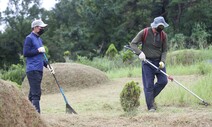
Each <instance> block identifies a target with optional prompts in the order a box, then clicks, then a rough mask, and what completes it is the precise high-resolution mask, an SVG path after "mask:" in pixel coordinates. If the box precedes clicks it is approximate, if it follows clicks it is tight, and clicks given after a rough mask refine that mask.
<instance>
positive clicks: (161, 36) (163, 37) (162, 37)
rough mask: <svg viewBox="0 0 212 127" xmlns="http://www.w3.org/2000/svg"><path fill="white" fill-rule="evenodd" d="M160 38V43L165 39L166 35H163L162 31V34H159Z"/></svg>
mask: <svg viewBox="0 0 212 127" xmlns="http://www.w3.org/2000/svg"><path fill="white" fill-rule="evenodd" d="M160 38H161V41H162V42H164V41H165V39H166V34H165V32H164V31H162V32H161V33H160Z"/></svg>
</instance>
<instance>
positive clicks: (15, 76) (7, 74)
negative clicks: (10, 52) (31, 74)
mask: <svg viewBox="0 0 212 127" xmlns="http://www.w3.org/2000/svg"><path fill="white" fill-rule="evenodd" d="M24 76H25V69H24V66H23V65H21V64H17V65H15V64H13V65H12V66H10V68H9V70H8V71H4V72H3V73H2V76H1V78H2V79H4V80H10V81H12V82H16V83H17V84H18V85H21V84H22V80H23V78H24Z"/></svg>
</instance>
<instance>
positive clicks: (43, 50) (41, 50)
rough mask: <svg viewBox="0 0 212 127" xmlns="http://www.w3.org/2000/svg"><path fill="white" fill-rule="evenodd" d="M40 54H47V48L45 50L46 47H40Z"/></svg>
mask: <svg viewBox="0 0 212 127" xmlns="http://www.w3.org/2000/svg"><path fill="white" fill-rule="evenodd" d="M38 52H42V53H44V52H46V50H45V48H44V47H40V48H38Z"/></svg>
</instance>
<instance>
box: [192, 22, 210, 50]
mask: <svg viewBox="0 0 212 127" xmlns="http://www.w3.org/2000/svg"><path fill="white" fill-rule="evenodd" d="M209 36H210V34H209V33H207V31H206V26H205V25H204V24H201V23H200V24H199V23H196V24H195V25H194V28H193V30H192V35H191V39H192V41H193V44H194V45H195V46H196V47H195V48H198V49H203V48H205V47H206V46H207V38H208V37H209Z"/></svg>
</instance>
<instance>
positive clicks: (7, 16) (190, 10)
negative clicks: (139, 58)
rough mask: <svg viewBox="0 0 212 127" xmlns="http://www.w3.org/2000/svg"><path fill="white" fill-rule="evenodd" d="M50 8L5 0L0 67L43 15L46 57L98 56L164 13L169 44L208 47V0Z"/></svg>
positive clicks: (15, 57) (106, 1) (62, 2)
mask: <svg viewBox="0 0 212 127" xmlns="http://www.w3.org/2000/svg"><path fill="white" fill-rule="evenodd" d="M57 1H58V2H57V3H56V5H55V7H54V8H53V9H52V10H49V11H48V10H45V9H44V8H40V5H41V1H40V0H9V3H8V5H7V8H6V10H5V11H3V12H1V13H0V21H1V24H6V27H5V30H4V31H2V32H1V33H0V51H1V54H0V59H1V61H0V67H1V68H2V69H7V68H8V67H9V66H10V65H12V64H17V63H20V60H21V56H22V50H23V43H24V39H25V37H26V36H27V35H28V34H29V33H30V32H31V28H30V26H31V22H32V21H33V20H34V19H35V18H37V19H39V18H41V19H42V20H43V21H44V22H45V23H47V24H48V30H47V31H46V33H45V34H43V35H42V39H43V41H44V45H45V46H46V47H48V54H49V56H50V60H51V61H53V62H64V61H65V59H64V53H65V52H67V51H68V52H70V54H71V55H70V57H71V59H76V57H77V55H80V56H86V57H87V58H89V59H92V58H93V57H102V56H104V55H105V52H106V50H107V48H108V47H109V45H110V44H114V45H115V47H116V48H117V50H118V51H120V50H122V49H123V45H126V44H128V43H129V42H130V41H131V40H132V39H133V37H134V36H135V35H136V34H137V32H139V31H140V30H141V29H143V28H144V27H147V26H150V23H151V22H152V21H153V19H154V18H155V17H156V16H163V17H164V18H165V20H166V21H167V22H168V24H169V25H170V27H168V29H166V30H165V31H166V32H167V33H168V38H169V49H170V50H177V49H180V48H196V49H198V48H207V47H208V46H209V45H210V44H211V40H212V37H211V36H210V35H211V33H212V31H211V27H212V24H211V22H212V8H211V5H212V2H211V1H210V0H124V1H123V0H57Z"/></svg>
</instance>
